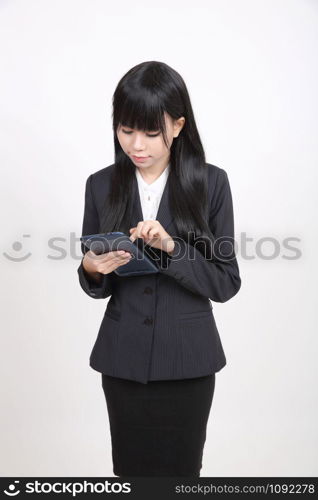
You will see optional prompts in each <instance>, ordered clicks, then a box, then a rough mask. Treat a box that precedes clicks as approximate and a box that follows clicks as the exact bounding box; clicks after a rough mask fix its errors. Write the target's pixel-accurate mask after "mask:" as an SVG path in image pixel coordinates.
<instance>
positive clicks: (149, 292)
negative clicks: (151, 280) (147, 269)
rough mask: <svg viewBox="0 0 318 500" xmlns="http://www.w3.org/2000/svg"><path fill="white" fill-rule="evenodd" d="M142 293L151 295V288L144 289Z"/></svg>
mask: <svg viewBox="0 0 318 500" xmlns="http://www.w3.org/2000/svg"><path fill="white" fill-rule="evenodd" d="M144 293H148V294H149V295H151V294H152V288H150V286H146V288H145V289H144Z"/></svg>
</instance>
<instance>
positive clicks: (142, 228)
mask: <svg viewBox="0 0 318 500" xmlns="http://www.w3.org/2000/svg"><path fill="white" fill-rule="evenodd" d="M129 232H130V239H131V241H135V239H136V238H143V240H144V241H145V243H146V244H147V245H150V246H151V247H154V248H159V250H164V251H165V252H167V253H171V252H172V251H173V249H174V245H175V243H174V241H173V239H172V237H171V236H170V234H168V233H167V231H166V230H165V229H164V228H163V227H162V225H161V224H160V222H159V221H158V220H142V221H140V222H138V224H137V226H136V227H132V228H130V229H129Z"/></svg>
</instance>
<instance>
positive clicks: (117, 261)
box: [83, 250, 132, 278]
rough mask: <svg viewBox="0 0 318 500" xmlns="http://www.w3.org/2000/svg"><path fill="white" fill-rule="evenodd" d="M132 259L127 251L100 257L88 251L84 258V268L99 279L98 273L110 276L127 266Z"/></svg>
mask: <svg viewBox="0 0 318 500" xmlns="http://www.w3.org/2000/svg"><path fill="white" fill-rule="evenodd" d="M131 258H132V256H131V254H130V253H129V252H125V250H115V251H113V252H106V253H103V254H100V255H96V254H95V253H94V252H92V251H91V250H88V251H87V252H86V253H85V255H84V258H83V266H84V269H85V271H87V272H88V273H90V274H91V275H92V276H94V277H96V278H97V273H101V274H109V273H111V272H112V271H114V270H115V269H117V267H119V266H123V265H124V264H127V263H128V262H129V261H130V260H131Z"/></svg>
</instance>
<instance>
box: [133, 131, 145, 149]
mask: <svg viewBox="0 0 318 500" xmlns="http://www.w3.org/2000/svg"><path fill="white" fill-rule="evenodd" d="M144 146H145V144H144V137H143V135H142V134H139V133H136V134H135V136H134V137H133V138H132V147H133V149H134V150H135V151H142V150H143V149H144Z"/></svg>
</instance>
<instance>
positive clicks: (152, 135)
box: [122, 129, 160, 137]
mask: <svg viewBox="0 0 318 500" xmlns="http://www.w3.org/2000/svg"><path fill="white" fill-rule="evenodd" d="M122 131H123V132H124V134H132V131H129V130H124V129H122ZM146 135H147V136H148V137H158V135H160V132H158V134H146Z"/></svg>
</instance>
